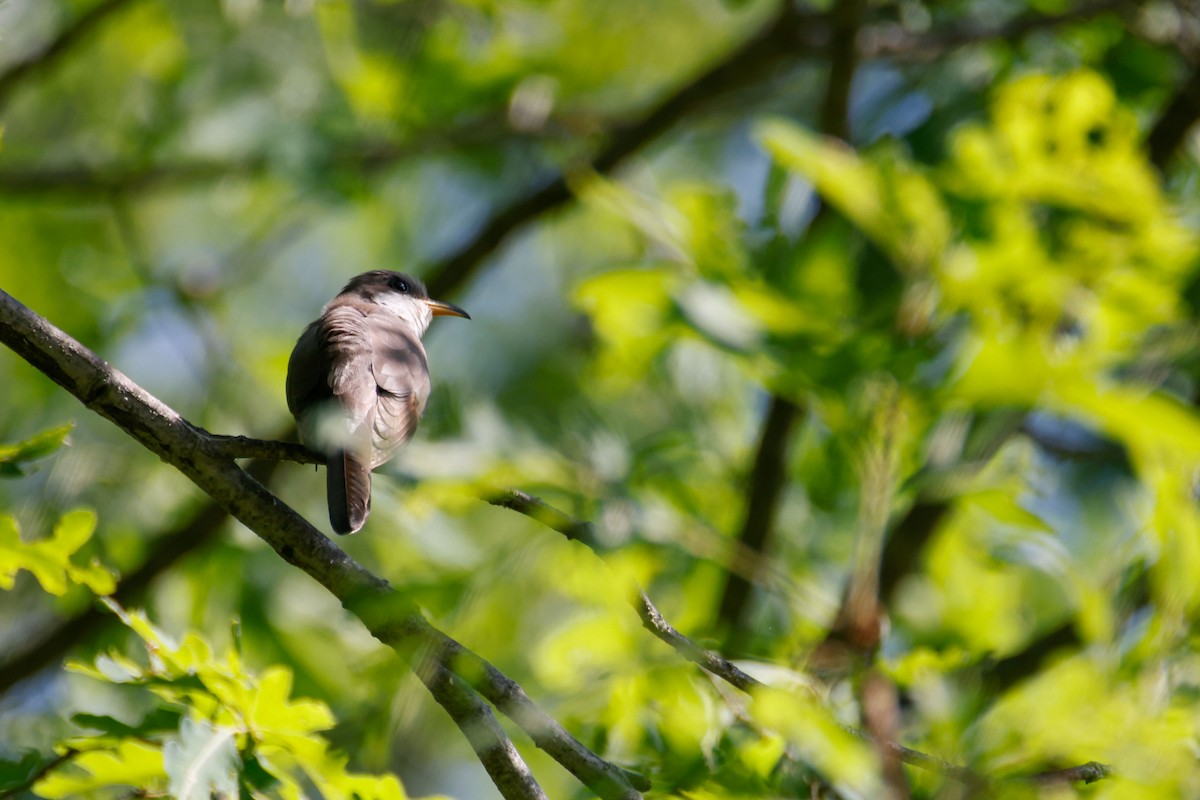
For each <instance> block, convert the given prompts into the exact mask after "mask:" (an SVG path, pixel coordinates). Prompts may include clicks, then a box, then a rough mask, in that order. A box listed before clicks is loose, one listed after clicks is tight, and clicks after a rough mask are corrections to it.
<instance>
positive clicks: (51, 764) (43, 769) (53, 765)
mask: <svg viewBox="0 0 1200 800" xmlns="http://www.w3.org/2000/svg"><path fill="white" fill-rule="evenodd" d="M81 752H82V751H80V750H76V749H75V748H74V747H68V748H67V749H66V750H64V751H63V752H61V753H59V754H58V755H57V756H55V757H54V758H52V759H50V760H49V761H46V762H45V763H43V764H41V765H40V766H39V767H38V768H37V769H36V770H34V771H33V772H32V773H31V774H30V775H29V776H28V777H27V778H26V779H25V780H23V781H21V782H20V783H19V784H16V785H14V786H9V787H8V788H7V789H5V790H4V791H2V792H0V798H5V797H16V796H17V795H20V794H23V793H25V792H27V791H29V790H30V789H31V788H33V785H34V784H35V783H37V782H38V781H40V780H41V779H42V778H44V777H45V776H46V775H47V774H48V773H50V772H51V771H52V770H55V769H58V768H59V767H61V766H62V765H63V764H65V763H66V762H68V761H70V760H71V759H73V758H75V756H77V755H79V754H80V753H81Z"/></svg>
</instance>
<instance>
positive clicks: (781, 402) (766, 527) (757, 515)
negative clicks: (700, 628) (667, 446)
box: [717, 395, 801, 647]
mask: <svg viewBox="0 0 1200 800" xmlns="http://www.w3.org/2000/svg"><path fill="white" fill-rule="evenodd" d="M800 415H801V409H800V406H798V405H796V404H795V403H793V402H792V401H791V400H788V399H787V398H784V397H781V396H778V395H776V396H773V397H772V398H771V401H770V406H769V407H768V409H767V415H766V418H765V419H764V421H763V425H762V430H761V432H760V433H759V438H758V447H757V449H756V450H755V454H754V465H753V467H752V468H751V471H750V484H749V489H748V491H747V497H746V512H745V515H744V516H743V518H742V527H741V530H740V531H739V532H738V537H737V538H738V542H739V543H740V544H741V545H742V547H743V548H745V549H746V550H747V551H749V552H751V553H754V554H755V555H759V556H761V555H762V553H763V552H764V551H765V550H766V544H767V539H768V536H769V535H770V531H771V529H772V528H773V527H774V525H775V514H776V512H777V510H778V508H779V499H780V496H781V495H782V494H783V487H784V484H785V483H786V479H787V448H788V442H789V441H790V440H791V435H792V431H793V430H794V429H795V426H796V421H797V419H798V418H799V417H800ZM752 587H753V582H752V581H751V580H750V579H748V578H746V577H743V576H742V575H739V574H738V573H737V572H733V571H731V572H730V575H729V580H728V582H727V583H726V584H725V591H724V593H723V594H722V595H721V605H720V608H719V610H718V612H717V615H718V619H719V620H720V621H721V624H722V625H723V626H724V627H725V628H726V629H727V630H729V631H731V632H733V631H739V630H741V621H742V619H743V617H744V615H745V613H746V606H747V604H748V603H749V600H750V592H751V589H752ZM733 638H734V639H736V638H738V637H736V636H735V637H733ZM731 641H732V640H731ZM733 644H734V646H735V647H736V646H738V642H736V641H734V642H733Z"/></svg>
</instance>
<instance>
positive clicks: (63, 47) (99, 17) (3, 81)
mask: <svg viewBox="0 0 1200 800" xmlns="http://www.w3.org/2000/svg"><path fill="white" fill-rule="evenodd" d="M134 2H136V0H101V2H99V3H96V5H94V6H92V7H91V8H89V9H88V10H87V11H85V12H84V13H83V14H82V15H81V16H80V17H79V18H78V19H77V20H75V21H74V22H72V23H71V24H70V25H68V26H67V27H66V28H64V29H63V30H62V31H60V32H59V34H58V36H56V37H55V38H54V39H53V40H51V41H50V43H49V44H47V45H46V47H44V48H42V50H40V51H39V52H37V53H34V54H32V55H30V56H28V57H26V58H24V59H23V60H21V61H18V62H16V63H15V64H13V65H11V66H10V67H9V68H8V69H6V70H5V71H4V72H3V73H0V111H3V109H4V106H6V105H7V104H8V100H9V98H10V97H11V96H12V93H13V90H14V89H16V88H17V86H19V85H20V84H21V82H22V81H24V80H25V79H27V78H28V77H29V76H31V75H35V74H37V73H38V72H41V71H43V70H46V69H48V68H49V67H51V66H53V65H54V64H55V63H57V62H58V61H59V60H60V59H61V58H62V57H63V56H64V55H66V54H67V53H68V52H70V50H71V48H72V47H74V46H75V45H76V44H77V43H79V42H80V41H83V40H84V39H86V38H87V37H88V35H89V34H91V33H92V32H93V31H94V30H95V29H96V28H98V27H99V26H100V24H101V23H102V22H104V21H105V20H106V19H107V18H108V17H110V16H112V15H113V14H115V13H116V12H118V11H120V10H122V9H124V8H125V7H127V6H130V5H132V4H133V3H134Z"/></svg>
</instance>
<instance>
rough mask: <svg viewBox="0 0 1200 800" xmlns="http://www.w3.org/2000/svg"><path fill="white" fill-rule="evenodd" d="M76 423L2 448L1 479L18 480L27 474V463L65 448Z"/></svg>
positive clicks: (0, 457)
mask: <svg viewBox="0 0 1200 800" xmlns="http://www.w3.org/2000/svg"><path fill="white" fill-rule="evenodd" d="M74 428H75V423H73V422H68V423H67V424H65V425H59V426H58V427H57V428H51V429H50V430H48V431H42V432H41V433H39V434H37V435H35V436H31V437H30V438H28V439H26V440H25V441H23V442H19V443H18V444H14V445H2V446H0V477H4V478H18V477H21V476H22V475H25V474H27V472H28V470H27V469H26V466H25V465H26V463H27V462H30V461H36V460H37V459H39V458H45V457H46V456H48V455H50V454H52V453H53V452H54V451H56V450H58V448H60V447H62V446H63V443H64V442H65V441H66V439H67V434H69V433H70V432H71V431H72V430H74Z"/></svg>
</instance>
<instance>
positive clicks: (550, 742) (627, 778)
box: [0, 291, 646, 800]
mask: <svg viewBox="0 0 1200 800" xmlns="http://www.w3.org/2000/svg"><path fill="white" fill-rule="evenodd" d="M0 341H2V342H3V343H4V344H6V345H7V346H8V347H10V348H11V349H12V350H13V351H14V352H16V353H17V354H18V355H19V356H21V357H22V358H24V359H25V360H26V361H28V362H29V363H30V364H32V365H33V366H34V367H36V368H37V369H38V370H39V371H41V372H42V373H44V374H45V375H46V376H48V377H49V378H50V379H51V380H53V381H55V382H56V383H58V384H59V385H60V386H62V387H63V388H64V389H66V390H67V391H68V392H70V393H71V394H72V395H74V396H75V397H76V398H78V399H79V400H80V401H81V402H82V403H83V404H84V405H85V406H87V407H88V408H89V409H91V410H92V411H94V412H96V413H97V414H99V415H100V416H103V417H104V418H106V419H108V420H110V421H111V422H113V423H114V424H116V425H117V426H118V427H120V428H121V429H122V430H123V431H125V432H126V433H127V434H129V435H130V436H131V437H132V438H134V439H135V440H136V441H138V442H139V443H141V444H142V445H143V446H145V447H146V448H147V449H149V450H150V451H152V452H154V453H155V454H157V455H158V456H159V457H160V458H162V459H163V460H164V461H166V462H167V463H168V464H170V465H172V466H173V467H175V468H176V469H178V470H179V471H180V472H181V473H183V474H184V475H185V476H186V477H187V478H189V479H190V480H191V481H192V482H193V483H195V484H196V486H197V487H199V488H200V489H202V490H203V491H205V492H206V493H207V494H208V495H209V496H210V497H212V498H213V499H214V500H216V501H217V503H219V504H220V505H221V506H222V507H224V508H225V509H226V510H227V511H228V512H229V513H230V514H231V515H232V516H233V517H234V518H236V519H237V520H238V521H239V522H241V523H242V524H243V525H245V526H246V527H247V528H249V529H250V530H252V531H254V532H255V533H256V534H258V536H259V537H260V538H262V539H263V541H265V542H266V543H267V544H269V545H271V547H272V548H273V549H274V550H275V551H276V552H277V553H279V555H280V556H281V557H282V558H283V559H284V560H286V561H287V562H288V563H290V564H293V565H295V566H297V567H299V568H300V569H302V570H304V571H305V572H306V573H308V574H309V576H311V577H312V578H313V579H314V580H316V581H317V582H318V583H320V584H321V585H322V586H324V587H325V588H326V589H327V590H328V591H329V592H330V593H332V594H333V595H334V596H335V597H337V598H338V599H339V600H340V601H341V602H342V605H343V606H344V607H345V608H346V609H347V610H349V611H350V612H351V613H352V614H354V615H355V616H357V617H358V618H359V619H360V620H361V621H362V622H363V623H364V624H365V625H366V626H367V629H368V630H370V631H371V633H372V635H374V636H375V637H376V638H377V639H379V640H380V641H381V642H383V643H384V644H387V645H389V646H390V647H392V649H394V650H395V651H396V652H397V653H398V654H400V655H401V656H403V657H405V658H407V659H408V661H409V663H410V664H411V665H413V668H414V669H416V671H417V673H418V675H419V676H420V677H421V678H422V680H423V681H424V682H425V685H426V686H427V687H428V688H429V690H430V692H431V693H433V694H434V696H435V697H437V698H438V699H439V701H440V702H441V701H444V702H445V704H446V705H445V706H444V707H446V708H447V711H448V713H450V714H451V716H452V717H454V719H455V722H456V723H458V724H459V725H460V727H461V728H463V733H464V735H466V736H467V738H468V740H469V741H470V742H471V744H472V746H474V747H475V748H476V752H477V754H478V755H479V757H480V760H481V761H482V762H483V763H484V766H485V767H486V768H487V769H488V770H489V774H490V775H491V777H492V780H493V782H494V783H495V784H496V786H497V787H498V788H499V789H500V790H501V792H502V793H503V794H504V795H505V796H506V797H511V798H525V797H536V796H537V795H536V794H530V793H529V786H528V780H527V778H528V768H527V767H526V766H525V764H524V762H523V761H521V759H520V758H519V756H518V755H517V754H516V751H515V750H514V749H513V748H512V747H511V743H507V742H506V741H505V740H504V739H501V738H497V737H498V736H501V735H502V734H503V732H502V731H501V730H500V729H499V727H498V726H497V727H493V728H492V730H491V733H488V732H487V729H486V728H484V727H481V726H479V725H478V724H477V723H478V713H479V709H478V708H475V709H472V710H471V711H470V713H469V714H468V713H465V712H464V713H460V712H461V711H463V709H462V706H460V705H458V703H461V701H462V700H463V699H464V698H463V697H462V696H461V693H459V692H458V691H457V690H456V689H455V686H456V685H457V684H456V683H454V682H451V681H447V680H445V678H444V675H443V674H442V673H441V672H440V669H441V668H440V667H439V668H438V669H435V670H430V669H424V668H418V666H419V665H418V664H417V663H416V661H415V660H414V659H415V657H416V654H417V653H418V652H427V653H431V654H433V657H434V659H435V661H436V663H438V664H441V665H442V667H444V668H445V669H447V670H449V671H451V672H453V673H454V674H455V675H456V676H457V677H458V678H460V679H462V680H463V681H464V682H465V683H466V685H468V686H471V687H472V688H475V689H476V690H477V691H479V692H480V693H482V694H484V696H485V697H489V699H491V698H492V697H495V698H496V700H494V701H493V702H496V704H497V706H498V707H499V708H501V709H502V710H505V711H506V713H510V712H511V713H513V718H514V722H516V723H517V724H518V725H522V727H523V728H524V729H525V730H526V732H527V733H528V734H529V735H530V738H532V739H533V741H534V742H535V743H536V744H537V745H538V746H539V747H541V748H542V749H544V750H545V751H546V752H547V753H549V754H550V755H551V756H552V757H554V758H555V759H556V760H558V761H559V763H561V764H563V765H564V766H565V767H566V768H567V769H569V770H571V771H572V773H573V774H574V775H576V777H578V778H579V779H580V780H581V781H582V782H583V783H584V784H585V785H587V786H588V787H589V788H591V789H592V790H593V791H595V792H596V793H597V794H599V795H600V796H601V797H605V798H613V799H615V798H620V800H628V799H629V798H635V797H638V796H639V795H638V793H637V791H636V789H635V788H634V784H633V783H631V781H633V782H636V783H638V784H639V785H645V784H646V781H645V780H644V779H642V778H640V777H638V776H634V775H632V774H627V773H625V772H624V771H623V770H621V769H620V768H619V767H617V766H615V765H613V764H609V763H608V762H605V761H603V760H602V759H600V758H599V757H598V756H596V755H595V754H594V753H592V752H591V751H590V750H588V749H587V748H585V747H584V746H583V745H582V744H580V743H579V742H578V741H577V740H575V739H574V738H573V737H571V736H570V735H569V734H567V733H566V732H565V731H564V730H563V729H562V728H561V726H558V725H557V723H554V722H553V720H551V719H550V718H549V717H548V716H545V715H544V712H540V711H539V710H537V709H536V706H534V705H533V704H532V702H530V701H529V699H528V698H527V697H525V696H524V694H523V693H520V694H518V693H517V692H518V691H519V687H517V686H516V684H515V683H513V682H511V681H509V680H508V679H507V678H505V677H504V676H503V675H502V674H501V673H500V672H499V671H498V670H496V669H495V668H494V667H492V666H491V665H490V664H487V663H486V662H485V661H483V660H482V659H480V658H479V657H478V656H476V655H474V654H473V653H471V652H470V651H468V650H466V649H465V648H463V647H462V645H460V644H458V643H457V642H454V641H453V640H452V639H450V638H449V637H447V636H445V634H443V633H441V632H440V631H438V630H437V629H436V628H434V627H433V626H432V625H430V624H429V622H428V621H427V620H425V618H424V617H423V616H422V615H421V614H420V612H419V611H418V610H417V609H416V608H414V607H413V606H411V604H409V602H408V601H407V600H406V599H405V598H404V597H403V596H402V595H400V594H399V593H397V592H395V591H394V590H393V589H392V588H391V587H390V586H388V584H387V583H386V582H385V581H383V580H381V579H380V578H378V577H376V576H375V575H373V574H371V573H370V572H369V571H368V570H366V569H365V568H364V567H363V566H362V565H360V564H359V563H358V562H356V561H355V560H354V559H352V558H350V556H348V555H347V554H346V553H345V552H343V551H342V550H341V549H339V548H338V547H337V546H335V545H334V544H333V543H332V542H331V541H329V540H328V539H327V538H325V537H324V536H322V535H321V534H320V532H318V531H317V530H316V529H315V528H313V527H312V526H311V525H310V524H309V523H308V522H307V521H306V520H305V519H304V518H303V517H301V516H300V515H299V514H297V513H296V512H295V511H294V510H293V509H291V508H290V507H289V506H287V505H285V504H284V503H282V502H281V501H280V500H279V499H278V498H277V497H275V496H274V495H272V494H271V493H270V492H269V491H267V490H266V489H265V488H264V487H263V486H262V484H260V483H259V482H258V481H256V480H254V479H253V478H252V477H250V476H249V475H248V474H247V473H246V472H245V471H243V470H242V469H241V468H240V467H238V466H237V464H236V463H234V462H233V461H232V460H231V459H229V458H226V457H220V456H215V455H213V454H211V453H210V452H208V451H207V449H206V442H205V437H204V436H203V435H202V433H201V432H200V431H199V430H198V429H197V428H195V427H194V426H192V425H191V424H189V423H188V422H187V421H186V420H184V419H183V418H182V417H180V416H179V415H178V414H177V413H176V412H175V411H173V410H172V409H170V408H168V407H167V406H165V405H163V403H162V402H161V401H159V400H158V399H157V398H155V397H153V396H151V395H150V394H148V393H147V392H146V391H145V390H144V389H142V388H141V387H140V386H138V385H137V384H135V383H133V382H132V381H131V380H129V378H127V377H126V376H124V375H123V374H121V373H120V372H118V371H116V370H115V369H113V368H112V367H110V366H109V365H108V364H106V363H105V362H103V361H101V360H100V359H99V358H98V357H97V356H96V355H95V354H94V353H92V352H91V351H90V350H88V349H87V348H85V347H84V346H83V345H81V344H79V342H77V341H75V340H74V339H72V338H71V337H69V336H67V334H65V333H63V332H62V331H61V330H59V329H57V328H55V327H54V326H53V325H51V324H50V323H49V322H47V321H46V320H45V319H43V318H42V317H39V316H38V315H37V314H35V313H33V312H32V311H30V310H29V309H28V308H26V307H25V306H23V305H21V304H20V303H19V302H17V301H16V300H15V299H13V298H12V297H11V296H10V295H8V294H7V293H5V292H3V291H0ZM463 664H466V667H463V666H462V665H463ZM501 689H503V690H504V691H501ZM484 710H485V711H486V709H484ZM518 712H519V713H518ZM487 714H488V716H490V711H488V712H487ZM539 714H540V715H541V717H538V715H539ZM531 718H536V721H537V723H539V724H536V725H535V724H531V723H530V719H531ZM550 723H553V724H550ZM468 728H469V730H468Z"/></svg>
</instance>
